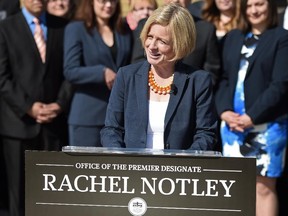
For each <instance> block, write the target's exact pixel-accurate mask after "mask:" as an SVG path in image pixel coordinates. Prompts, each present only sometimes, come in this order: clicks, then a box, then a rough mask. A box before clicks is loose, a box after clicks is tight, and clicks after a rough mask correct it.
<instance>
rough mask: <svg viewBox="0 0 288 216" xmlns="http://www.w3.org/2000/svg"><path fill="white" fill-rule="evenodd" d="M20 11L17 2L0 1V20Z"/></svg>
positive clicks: (11, 0)
mask: <svg viewBox="0 0 288 216" xmlns="http://www.w3.org/2000/svg"><path fill="white" fill-rule="evenodd" d="M19 11H20V1H19V0H1V1H0V20H4V19H6V18H7V17H8V16H11V15H13V14H15V13H17V12H19Z"/></svg>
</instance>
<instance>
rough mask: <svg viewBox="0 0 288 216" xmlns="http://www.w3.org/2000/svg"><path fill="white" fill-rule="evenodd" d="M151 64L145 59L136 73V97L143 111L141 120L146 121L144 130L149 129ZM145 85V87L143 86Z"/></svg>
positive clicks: (139, 107)
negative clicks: (149, 78) (149, 73)
mask: <svg viewBox="0 0 288 216" xmlns="http://www.w3.org/2000/svg"><path fill="white" fill-rule="evenodd" d="M149 69H150V64H149V63H148V62H147V61H145V62H144V64H143V66H142V67H140V69H139V70H138V72H137V73H136V74H135V85H136V89H137V90H136V97H137V106H138V110H139V113H141V116H142V117H141V118H142V119H141V122H144V124H143V125H144V126H145V128H144V130H145V131H146V129H147V124H148V71H149ZM143 86H145V87H143Z"/></svg>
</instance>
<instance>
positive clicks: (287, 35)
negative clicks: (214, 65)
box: [216, 27, 288, 124]
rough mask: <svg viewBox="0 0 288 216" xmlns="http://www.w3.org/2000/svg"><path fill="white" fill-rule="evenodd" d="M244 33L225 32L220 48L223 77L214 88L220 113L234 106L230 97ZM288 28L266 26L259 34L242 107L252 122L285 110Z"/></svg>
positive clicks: (259, 122) (267, 119)
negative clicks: (268, 27) (224, 38)
mask: <svg viewBox="0 0 288 216" xmlns="http://www.w3.org/2000/svg"><path fill="white" fill-rule="evenodd" d="M244 38H245V34H243V33H242V32H241V31H239V30H233V31H231V32H230V33H228V35H227V38H226V40H225V43H224V49H223V68H224V72H223V77H222V80H221V82H220V85H219V88H218V91H217V92H216V105H217V111H218V113H219V115H221V113H223V112H224V111H227V110H234V107H233V98H234V91H235V87H236V83H237V79H238V71H239V64H240V58H241V54H240V52H241V49H242V45H243V42H244ZM287 60H288V31H286V30H284V29H283V28H281V27H277V28H273V29H268V30H266V31H265V32H264V33H263V34H262V35H261V37H260V40H259V42H258V45H257V47H256V49H255V51H254V53H253V55H252V56H251V58H250V60H249V67H248V69H247V74H246V77H245V81H244V91H245V92H244V93H245V109H246V113H247V114H248V115H249V116H250V118H251V119H252V121H253V123H254V124H261V123H265V122H270V121H272V120H275V118H278V117H280V116H281V115H283V114H287V111H288V102H287V96H288V95H287V94H288V69H287Z"/></svg>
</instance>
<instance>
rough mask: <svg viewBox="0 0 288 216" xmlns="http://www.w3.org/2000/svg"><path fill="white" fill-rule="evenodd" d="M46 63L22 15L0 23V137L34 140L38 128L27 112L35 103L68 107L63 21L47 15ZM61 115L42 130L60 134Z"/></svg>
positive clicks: (64, 22)
mask: <svg viewBox="0 0 288 216" xmlns="http://www.w3.org/2000/svg"><path fill="white" fill-rule="evenodd" d="M46 17H47V29H48V32H47V45H46V46H47V49H46V63H45V64H43V63H42V61H41V58H40V54H39V52H38V49H37V46H36V43H35V41H34V38H33V35H32V33H31V30H30V28H29V26H28V24H27V22H26V19H25V17H24V16H23V14H22V12H20V13H18V14H16V15H14V16H11V17H10V18H7V19H5V20H4V21H2V22H1V23H0V134H1V135H5V136H10V137H15V138H20V139H24V138H33V137H35V136H36V135H37V134H38V133H39V131H40V128H41V125H40V124H37V123H36V121H35V120H34V119H32V118H31V117H30V116H28V115H27V111H28V110H29V109H30V108H31V107H32V104H33V103H34V102H37V101H39V102H44V103H52V102H57V103H58V104H59V105H60V106H61V107H62V108H63V109H65V107H66V106H67V105H68V104H69V101H70V97H71V89H70V85H69V84H68V83H66V82H64V81H63V80H64V77H63V31H64V26H65V24H66V21H64V20H62V19H59V18H57V17H54V16H52V15H49V14H47V15H46ZM62 117H63V116H61V115H60V116H59V117H57V119H56V120H55V121H54V122H53V123H51V124H45V125H44V126H45V127H48V128H50V129H51V130H54V131H56V132H57V131H59V132H60V131H61V128H63V125H64V124H65V121H64V120H63V119H62Z"/></svg>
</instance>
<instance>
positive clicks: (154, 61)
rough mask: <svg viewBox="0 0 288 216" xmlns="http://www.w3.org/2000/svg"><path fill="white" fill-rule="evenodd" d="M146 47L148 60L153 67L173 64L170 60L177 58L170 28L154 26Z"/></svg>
mask: <svg viewBox="0 0 288 216" xmlns="http://www.w3.org/2000/svg"><path fill="white" fill-rule="evenodd" d="M144 46H145V52H146V55H147V60H148V62H149V63H150V64H151V65H157V66H159V65H165V64H167V65H168V64H171V61H169V60H171V59H173V57H174V56H175V53H174V51H173V43H172V35H171V32H170V29H169V26H161V25H159V24H153V25H152V26H151V27H150V30H149V32H148V34H147V39H146V40H145V44H144Z"/></svg>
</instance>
